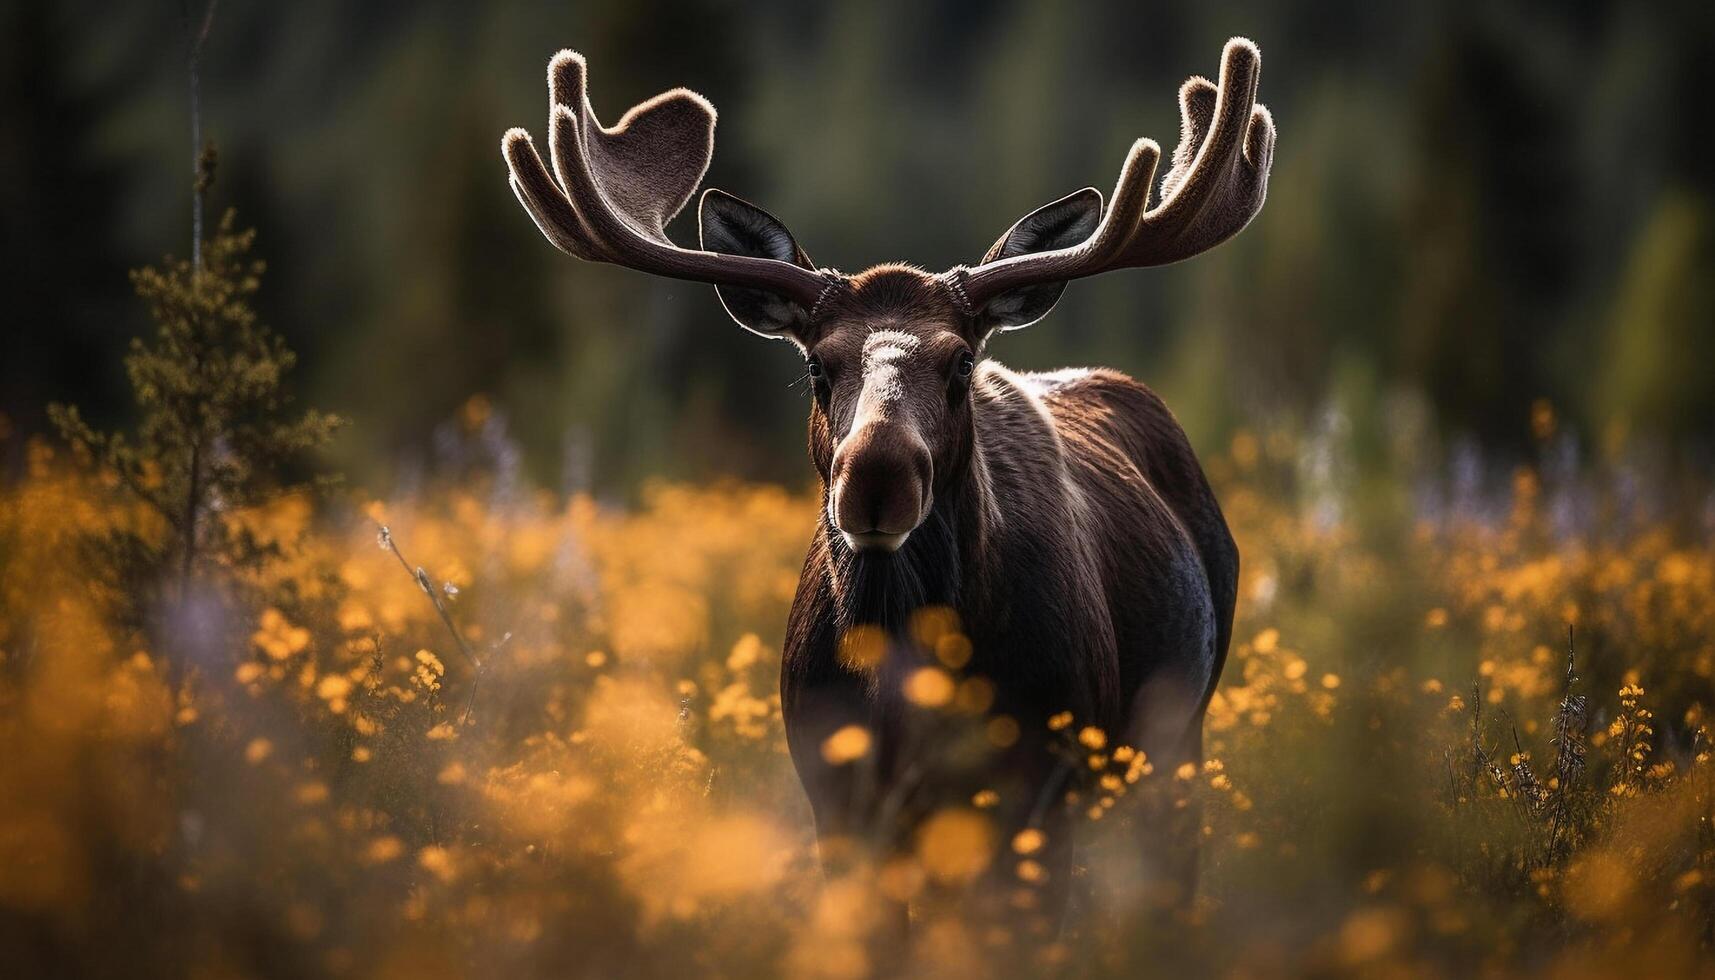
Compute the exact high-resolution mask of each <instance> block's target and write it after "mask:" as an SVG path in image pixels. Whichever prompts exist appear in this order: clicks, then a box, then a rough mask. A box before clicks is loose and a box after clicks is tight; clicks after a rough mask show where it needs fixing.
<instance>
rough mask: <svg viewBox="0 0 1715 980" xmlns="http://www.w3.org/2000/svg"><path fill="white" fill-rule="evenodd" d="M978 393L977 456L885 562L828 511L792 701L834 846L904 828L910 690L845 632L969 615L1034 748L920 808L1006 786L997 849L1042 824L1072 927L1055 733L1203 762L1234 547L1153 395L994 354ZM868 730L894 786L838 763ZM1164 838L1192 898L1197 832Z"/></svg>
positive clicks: (790, 718)
mask: <svg viewBox="0 0 1715 980" xmlns="http://www.w3.org/2000/svg"><path fill="white" fill-rule="evenodd" d="M971 387H972V393H971V409H970V429H969V447H970V448H969V454H968V458H967V459H966V460H964V461H963V464H964V465H962V466H955V467H952V468H951V472H949V473H948V474H947V475H946V476H945V477H944V478H943V479H941V480H938V481H937V482H936V485H935V487H934V490H933V493H934V498H935V499H934V503H933V504H932V505H931V511H930V514H929V515H928V516H927V517H926V518H925V521H924V527H923V528H922V530H924V531H928V532H929V533H918V534H913V535H912V536H911V537H910V538H909V539H907V540H906V541H905V543H904V544H903V545H901V546H900V548H899V549H898V550H897V551H896V552H894V553H891V554H888V555H885V556H873V555H868V554H866V553H864V552H854V551H852V550H850V548H849V547H848V545H847V544H846V542H845V541H844V539H843V537H842V534H841V532H840V530H839V527H838V525H837V523H836V521H835V519H834V518H833V516H831V513H830V512H831V509H832V508H831V506H824V507H823V517H822V520H821V522H820V526H819V527H818V529H817V532H816V536H815V538H814V540H813V541H812V543H811V546H810V552H809V556H808V557H807V559H806V561H805V565H804V571H803V575H802V577H801V578H800V581H799V587H798V593H797V597H796V600H795V602H794V603H793V607H792V613H791V617H790V619H789V620H788V626H787V638H786V647H785V651H784V657H783V661H782V669H781V708H782V712H783V714H784V717H785V722H786V729H787V739H788V742H789V745H790V748H791V752H792V759H793V762H794V764H795V766H796V768H797V770H798V773H799V776H800V778H801V780H802V781H803V784H804V787H805V790H806V792H807V793H808V795H809V798H810V802H811V806H812V809H813V810H814V812H815V816H816V823H817V832H818V835H819V836H820V837H822V838H823V839H824V840H844V839H849V838H854V837H855V838H860V839H861V838H865V837H873V835H874V834H875V833H876V832H877V831H878V829H879V831H880V833H882V834H883V835H884V836H885V835H886V834H888V833H889V831H890V830H894V829H897V828H889V827H881V828H876V827H874V826H873V824H874V823H875V822H876V821H877V820H878V812H877V811H878V810H881V809H884V804H885V802H886V800H887V793H886V791H885V790H886V788H888V787H892V786H895V785H897V784H898V781H899V780H900V778H901V776H902V772H903V770H904V769H905V768H906V765H907V764H908V762H909V761H910V758H911V754H912V752H911V747H909V746H908V744H907V743H908V742H909V740H910V738H911V734H910V733H909V732H908V731H902V730H897V729H896V726H897V725H899V724H900V723H901V720H902V719H907V718H908V717H909V708H908V707H904V706H902V705H900V704H899V703H898V700H899V697H900V685H899V684H898V683H893V684H880V685H878V684H875V683H873V682H872V680H871V679H870V678H869V677H868V676H866V675H865V673H864V672H863V671H861V670H858V669H854V668H852V667H851V666H849V665H848V664H846V663H843V662H842V657H841V654H840V649H839V645H840V636H841V630H842V628H844V627H845V626H846V625H847V624H853V623H866V622H879V623H883V624H885V625H886V626H888V627H889V628H890V630H891V631H892V632H894V633H896V634H903V633H905V631H906V622H905V618H906V617H907V616H908V615H909V614H910V612H911V611H913V610H914V609H916V608H921V607H924V606H931V607H950V608H952V609H953V610H955V611H956V612H957V614H958V619H959V621H960V622H961V623H963V624H965V630H966V632H967V633H968V635H969V639H970V642H971V647H972V650H973V656H972V660H971V662H970V663H969V664H968V665H966V666H965V668H964V669H965V670H966V672H968V673H970V674H972V675H975V676H980V677H984V678H987V679H988V680H989V681H991V682H992V683H993V685H994V693H995V700H994V705H993V708H992V711H994V712H996V713H999V714H1001V715H1004V716H1005V717H1008V718H1012V719H1015V720H1016V721H1017V722H1018V724H1019V729H1018V730H1019V732H1020V733H1021V737H1020V738H1019V740H1018V741H1017V742H1016V743H1015V744H1013V745H1012V746H1010V747H1009V749H1008V751H1006V752H1004V753H998V754H997V755H996V756H994V757H991V758H989V759H988V760H986V761H987V762H988V764H989V765H988V767H987V768H983V769H979V770H978V771H976V772H971V773H968V774H966V775H968V776H969V781H968V782H956V783H955V784H954V785H951V786H947V785H942V786H936V787H929V788H927V790H926V792H924V791H918V792H920V795H921V796H922V797H923V798H924V800H925V803H926V806H919V807H918V808H917V809H919V810H921V809H925V808H928V807H933V806H935V805H940V804H945V803H957V802H960V801H961V800H968V799H969V798H970V797H971V795H972V793H973V792H974V791H978V790H980V789H984V788H994V787H1004V788H1005V789H1006V790H1007V792H1003V793H1001V794H999V799H1000V802H999V806H998V807H997V812H996V814H995V815H996V818H997V822H998V823H999V825H1000V827H1001V829H1002V833H1001V835H1000V836H1001V837H1002V838H1003V839H1008V840H1010V839H1011V837H1012V836H1013V834H1014V833H1015V832H1017V831H1018V830H1021V829H1024V828H1026V827H1030V826H1035V827H1036V828H1038V829H1041V830H1044V831H1045V832H1046V838H1047V840H1048V842H1049V846H1048V847H1047V848H1046V849H1045V852H1044V853H1043V854H1041V855H1039V856H1038V859H1039V860H1040V861H1041V862H1042V863H1044V864H1045V865H1046V870H1047V882H1048V886H1047V888H1046V889H1045V892H1046V901H1045V903H1044V908H1045V910H1046V911H1047V912H1048V913H1049V914H1050V915H1051V916H1056V915H1058V908H1059V907H1060V906H1061V905H1062V904H1063V903H1064V901H1065V900H1066V891H1065V885H1066V884H1067V883H1069V882H1070V880H1071V875H1070V866H1069V865H1070V859H1071V853H1072V852H1071V847H1070V843H1071V840H1072V835H1071V834H1070V833H1069V832H1068V823H1069V821H1068V819H1067V818H1068V811H1067V810H1066V809H1065V808H1063V807H1058V806H1053V807H1047V808H1044V807H1042V806H1041V803H1042V802H1043V800H1044V798H1045V795H1052V794H1054V793H1056V792H1057V791H1058V790H1059V789H1060V785H1059V783H1060V781H1061V780H1062V779H1063V778H1064V776H1065V773H1064V772H1063V771H1062V770H1061V769H1060V768H1059V767H1058V766H1057V764H1056V760H1055V757H1054V756H1053V755H1051V754H1050V753H1049V752H1048V751H1047V749H1046V746H1045V744H1044V742H1045V740H1046V739H1047V738H1048V737H1049V729H1048V719H1049V718H1050V716H1052V715H1055V714H1059V713H1061V712H1063V711H1067V712H1070V713H1071V714H1072V716H1073V717H1074V718H1076V719H1078V723H1079V724H1080V725H1092V726H1095V727H1096V728H1098V729H1100V730H1102V731H1104V732H1108V733H1113V735H1114V738H1115V739H1116V741H1121V742H1124V743H1125V744H1128V745H1131V746H1135V747H1137V748H1140V749H1142V750H1144V751H1145V752H1147V753H1148V754H1149V757H1150V758H1152V759H1155V760H1157V761H1156V765H1157V766H1158V767H1165V771H1167V772H1171V771H1172V769H1173V768H1174V767H1176V766H1178V765H1180V764H1183V763H1184V762H1188V761H1189V762H1201V749H1202V746H1201V733H1202V717H1203V712H1204V709H1205V708H1206V706H1207V704H1208V699H1209V696H1210V695H1211V694H1212V693H1213V691H1214V687H1215V682H1216V680H1217V679H1218V678H1219V676H1220V671H1221V665H1222V661H1223V660H1224V659H1225V655H1226V650H1227V645H1228V640H1229V637H1230V634H1231V628H1232V617H1233V605H1234V598H1235V594H1236V589H1237V575H1238V550H1237V548H1236V547H1235V545H1234V544H1233V540H1232V537H1231V535H1230V534H1229V533H1228V530H1227V525H1226V523H1225V521H1224V520H1223V519H1222V516H1221V512H1220V508H1219V506H1218V504H1217V503H1216V501H1215V497H1214V494H1213V493H1212V492H1211V490H1210V488H1209V485H1208V483H1207V481H1206V480H1205V478H1204V475H1203V472H1202V469H1201V468H1200V467H1199V466H1198V464H1197V460H1196V457H1195V455H1194V454H1193V453H1192V450H1191V447H1190V445H1189V443H1188V441H1187V440H1186V437H1185V435H1184V432H1183V430H1182V429H1181V428H1180V426H1179V424H1178V423H1177V422H1176V421H1175V420H1174V418H1173V416H1172V414H1171V413H1170V412H1169V411H1168V410H1167V407H1166V406H1165V405H1164V404H1163V403H1162V402H1161V400H1160V399H1159V398H1157V397H1156V396H1155V394H1154V393H1153V392H1151V391H1150V390H1149V389H1148V388H1146V387H1145V386H1143V385H1141V384H1139V383H1137V382H1135V381H1133V380H1131V379H1130V378H1127V377H1125V376H1124V375H1121V374H1118V373H1116V372H1113V371H1107V370H1100V369H1098V370H1071V371H1060V372H1055V373H1051V374H1019V373H1014V372H1012V371H1009V370H1007V369H1005V368H1003V367H1000V366H999V365H997V364H994V363H993V362H985V363H984V364H983V366H982V368H981V369H980V370H979V371H978V372H976V374H975V377H974V378H973V381H972V385H971ZM811 430H812V443H813V446H814V444H815V443H816V442H818V441H820V440H825V439H826V438H827V433H828V431H829V427H828V426H827V425H825V424H823V420H821V419H819V418H813V419H812V424H811ZM812 453H813V455H817V456H821V455H824V454H825V446H824V447H823V449H820V450H819V449H816V448H813V450H812ZM830 486H831V484H830V483H829V482H828V481H825V482H824V488H825V489H824V494H825V497H827V498H828V503H829V504H830V505H831V503H832V500H831V498H832V492H831V490H829V489H826V488H828V487H830ZM853 724H856V725H860V726H863V727H864V728H865V729H866V730H871V731H876V732H878V733H880V748H879V758H878V759H877V762H876V765H877V767H878V768H879V772H878V773H871V772H868V771H865V770H864V769H862V768H861V767H855V766H852V765H849V764H832V763H830V762H829V761H828V760H827V759H825V758H824V756H823V753H822V751H821V747H822V746H823V745H824V744H825V743H826V741H827V740H828V739H829V738H830V737H832V735H833V733H834V732H836V731H838V730H839V729H841V728H842V727H845V726H847V725H853ZM916 751H918V752H920V751H922V749H921V748H918V749H917V750H916ZM913 789H914V790H915V788H913ZM1053 802H1058V801H1057V800H1055V801H1053ZM1155 843H1157V850H1158V851H1161V850H1164V849H1167V848H1175V847H1177V848H1179V849H1180V850H1179V851H1178V852H1177V853H1172V852H1168V853H1158V854H1156V855H1153V856H1154V857H1156V858H1157V862H1158V863H1157V866H1156V867H1155V868H1154V869H1153V870H1155V871H1156V872H1157V873H1158V874H1161V875H1165V876H1167V877H1169V878H1173V879H1178V880H1176V881H1175V882H1174V884H1175V885H1176V886H1177V887H1180V888H1186V887H1189V882H1186V881H1185V880H1184V879H1185V878H1186V876H1187V875H1188V874H1189V873H1191V872H1192V871H1193V870H1194V867H1195V865H1194V858H1195V854H1194V851H1192V850H1190V848H1194V846H1195V842H1194V840H1193V841H1190V842H1187V841H1185V840H1183V839H1179V840H1174V839H1162V840H1158V841H1157V842H1155Z"/></svg>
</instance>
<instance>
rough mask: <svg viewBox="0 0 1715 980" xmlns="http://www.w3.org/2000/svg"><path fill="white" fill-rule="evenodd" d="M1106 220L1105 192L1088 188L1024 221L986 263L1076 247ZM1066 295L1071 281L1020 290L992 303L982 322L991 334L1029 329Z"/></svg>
mask: <svg viewBox="0 0 1715 980" xmlns="http://www.w3.org/2000/svg"><path fill="white" fill-rule="evenodd" d="M1101 220H1102V192H1101V191H1098V190H1096V189H1095V188H1094V187H1086V188H1084V189H1083V190H1081V191H1078V192H1077V193H1074V194H1068V195H1067V196H1065V197H1063V198H1061V199H1060V200H1058V201H1055V202H1054V203H1052V204H1044V205H1042V206H1041V207H1039V208H1037V209H1036V210H1034V211H1032V212H1030V213H1029V214H1027V215H1025V216H1024V217H1023V218H1020V219H1019V221H1018V224H1015V225H1013V226H1012V227H1011V228H1008V229H1007V232H1006V234H1004V235H1002V236H1000V241H997V242H995V243H994V247H993V248H990V249H989V250H988V254H987V255H985V256H983V262H984V263H985V264H986V263H989V262H996V261H999V260H1001V259H1010V258H1012V257H1013V256H1015V255H1030V254H1033V253H1036V252H1052V251H1055V250H1056V249H1062V248H1070V247H1072V246H1073V245H1077V244H1079V243H1081V242H1083V241H1084V240H1085V239H1087V238H1089V237H1090V236H1091V235H1093V234H1095V231H1096V226H1097V225H1099V224H1100V223H1101ZM1065 291H1066V282H1065V280H1061V281H1059V282H1045V283H1038V284H1036V285H1032V286H1020V287H1019V288H1017V289H1013V290H1010V291H1008V292H1004V293H1001V294H1000V295H999V296H996V297H995V298H994V299H991V300H989V301H988V303H987V304H986V305H985V306H984V307H983V310H982V317H983V319H984V320H985V321H986V323H987V325H988V328H989V329H991V330H1017V329H1018V328H1019V327H1028V326H1030V325H1031V324H1032V323H1035V322H1036V321H1037V320H1040V319H1042V318H1043V317H1045V316H1047V315H1048V311H1049V310H1052V309H1053V308H1054V304H1055V303H1058V302H1059V301H1060V294H1061V293H1064V292H1065Z"/></svg>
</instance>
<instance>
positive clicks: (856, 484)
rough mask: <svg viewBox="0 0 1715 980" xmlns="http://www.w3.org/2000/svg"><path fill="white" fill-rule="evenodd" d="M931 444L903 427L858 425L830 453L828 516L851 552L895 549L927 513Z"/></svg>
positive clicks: (930, 471)
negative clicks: (926, 443)
mask: <svg viewBox="0 0 1715 980" xmlns="http://www.w3.org/2000/svg"><path fill="white" fill-rule="evenodd" d="M932 470H933V467H932V464H931V463H930V458H929V447H928V446H926V445H925V444H924V442H923V439H922V437H920V436H919V435H918V434H917V433H916V432H914V431H912V430H911V429H910V428H908V427H906V426H904V425H898V424H893V423H872V424H869V425H864V426H861V427H859V428H858V429H857V430H856V431H854V432H852V433H851V434H850V435H848V436H847V437H846V438H845V439H844V440H842V441H841V442H840V446H839V448H838V449H836V450H835V452H834V467H833V496H832V499H831V500H830V503H829V509H830V510H831V511H832V513H831V514H830V516H831V517H832V518H833V520H834V526H835V527H837V528H839V530H840V535H841V536H842V537H844V538H845V540H846V544H848V545H850V546H851V547H852V549H853V550H854V551H897V550H898V549H899V546H900V545H902V544H904V543H905V539H906V538H907V537H909V536H910V534H911V532H912V531H914V530H916V529H917V525H919V524H921V523H923V518H925V517H927V516H928V514H929V504H930V485H931V474H932Z"/></svg>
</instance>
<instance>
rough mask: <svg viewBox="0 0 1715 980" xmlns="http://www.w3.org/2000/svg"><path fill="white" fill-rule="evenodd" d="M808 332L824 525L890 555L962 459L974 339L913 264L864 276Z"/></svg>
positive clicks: (857, 547) (813, 451)
mask: <svg viewBox="0 0 1715 980" xmlns="http://www.w3.org/2000/svg"><path fill="white" fill-rule="evenodd" d="M937 299H939V300H940V301H939V302H936V300H937ZM807 339H808V340H809V343H807V344H806V345H805V373H806V374H807V375H808V377H809V383H810V388H811V392H812V394H813V396H814V400H813V402H812V407H811V410H810V456H811V459H812V461H814V463H815V464H816V469H817V471H818V472H819V473H820V474H821V477H822V480H823V483H824V485H825V486H826V487H827V490H828V493H827V504H828V520H829V523H830V524H831V526H832V528H833V529H834V530H835V531H837V532H838V534H839V536H840V537H841V539H843V540H844V541H845V543H846V544H847V545H848V546H849V547H850V548H852V549H853V550H854V551H883V552H891V551H895V550H897V549H898V548H899V547H900V545H902V544H904V543H905V539H906V538H907V537H908V536H909V535H910V534H911V532H912V531H914V530H916V529H917V526H918V525H919V524H921V523H922V522H923V520H924V519H925V518H926V517H928V515H929V510H930V508H931V507H932V506H933V505H934V502H935V498H936V495H937V493H938V492H942V491H944V490H945V487H946V485H947V481H948V479H949V478H950V477H951V476H952V475H953V474H956V473H958V472H960V471H961V470H962V468H963V466H964V464H965V462H966V458H967V456H968V454H969V451H970V446H971V441H972V433H971V405H970V401H971V382H972V379H973V377H974V376H975V374H976V368H977V358H978V356H979V354H978V349H977V347H978V344H977V342H976V340H975V338H974V337H972V336H971V335H970V333H969V332H968V331H967V330H966V329H965V328H964V325H963V324H962V323H961V319H960V318H959V317H958V316H957V314H956V312H955V311H954V310H953V309H952V307H951V303H950V301H949V300H947V299H946V298H944V297H937V296H936V290H935V288H934V284H933V282H932V281H930V280H929V279H928V277H926V276H923V275H922V274H921V273H918V272H916V271H915V270H911V269H906V268H884V269H881V270H876V271H874V272H872V273H870V274H867V275H866V276H863V277H859V282H858V285H857V288H856V289H854V290H853V292H852V293H851V294H850V296H849V297H847V299H846V301H845V302H842V303H840V304H838V306H836V308H835V312H834V315H833V316H831V317H830V318H829V319H828V321H827V322H826V323H825V324H824V325H823V326H822V327H821V328H820V329H819V330H817V331H815V332H814V333H812V334H810V335H808V337H807Z"/></svg>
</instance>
